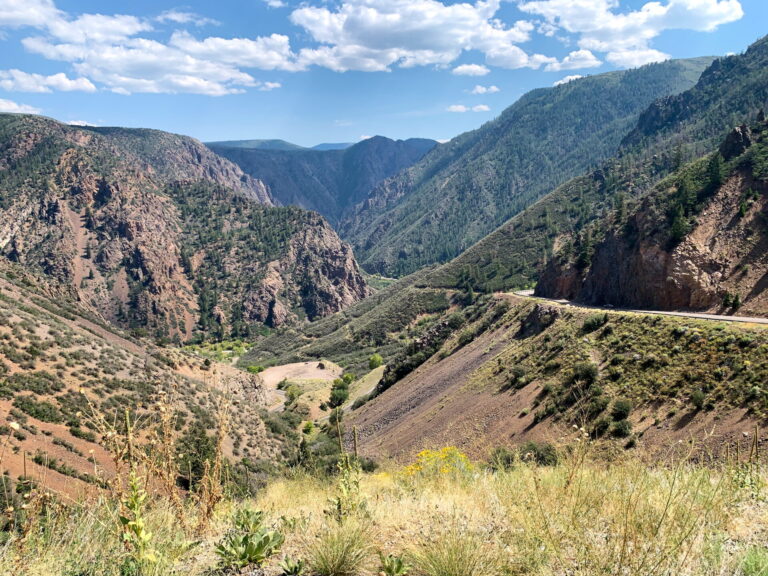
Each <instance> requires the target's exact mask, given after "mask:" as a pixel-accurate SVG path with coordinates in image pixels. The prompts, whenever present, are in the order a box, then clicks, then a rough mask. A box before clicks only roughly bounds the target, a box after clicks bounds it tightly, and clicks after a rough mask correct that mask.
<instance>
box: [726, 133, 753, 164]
mask: <svg viewBox="0 0 768 576" xmlns="http://www.w3.org/2000/svg"><path fill="white" fill-rule="evenodd" d="M750 146H752V131H751V130H750V129H749V126H747V125H746V124H743V125H741V126H737V127H736V128H734V129H733V130H731V131H730V132H729V133H728V136H726V138H725V141H724V142H723V143H722V144H721V145H720V154H722V156H723V158H725V159H726V160H730V159H731V158H736V156H741V155H742V154H744V152H746V150H747V148H749V147H750Z"/></svg>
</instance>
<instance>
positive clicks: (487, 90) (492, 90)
mask: <svg viewBox="0 0 768 576" xmlns="http://www.w3.org/2000/svg"><path fill="white" fill-rule="evenodd" d="M497 92H501V89H500V88H499V87H498V86H481V85H480V84H478V85H477V86H475V87H474V88H472V91H471V92H470V94H496V93H497Z"/></svg>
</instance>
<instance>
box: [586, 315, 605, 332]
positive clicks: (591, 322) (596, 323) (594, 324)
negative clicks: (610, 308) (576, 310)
mask: <svg viewBox="0 0 768 576" xmlns="http://www.w3.org/2000/svg"><path fill="white" fill-rule="evenodd" d="M607 323H608V314H607V313H605V314H593V315H592V316H590V317H588V318H587V319H586V320H584V324H583V325H582V327H581V329H582V330H583V331H584V333H585V334H589V333H590V332H594V331H595V330H597V329H598V328H600V327H601V326H604V325H605V324H607Z"/></svg>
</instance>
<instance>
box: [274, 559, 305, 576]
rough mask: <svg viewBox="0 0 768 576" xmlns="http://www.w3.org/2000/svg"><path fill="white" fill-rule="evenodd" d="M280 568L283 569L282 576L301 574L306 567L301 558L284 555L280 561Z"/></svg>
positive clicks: (297, 575) (299, 575)
mask: <svg viewBox="0 0 768 576" xmlns="http://www.w3.org/2000/svg"><path fill="white" fill-rule="evenodd" d="M279 568H280V570H282V571H283V574H282V576H301V574H303V573H304V570H305V568H306V563H305V562H304V560H302V559H301V558H296V559H293V558H289V557H288V556H285V557H284V558H283V559H282V561H281V562H280V566H279Z"/></svg>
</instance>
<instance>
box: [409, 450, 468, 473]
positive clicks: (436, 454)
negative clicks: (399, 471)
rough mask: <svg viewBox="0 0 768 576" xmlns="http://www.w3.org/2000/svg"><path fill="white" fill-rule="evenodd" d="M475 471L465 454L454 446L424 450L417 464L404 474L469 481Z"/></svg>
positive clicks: (419, 455)
mask: <svg viewBox="0 0 768 576" xmlns="http://www.w3.org/2000/svg"><path fill="white" fill-rule="evenodd" d="M474 470H475V467H474V466H473V465H472V463H471V462H470V461H469V458H467V456H466V455H465V454H463V453H462V452H461V451H460V450H459V449H458V448H455V447H454V446H446V447H445V448H442V449H441V450H422V451H421V452H419V454H418V455H417V456H416V462H414V463H413V464H411V465H410V466H406V467H405V469H404V470H403V474H404V475H405V476H406V477H422V478H428V479H437V478H441V477H442V478H455V479H468V478H469V477H471V475H472V474H473V473H474Z"/></svg>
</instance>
